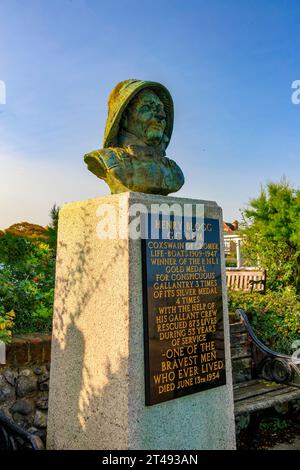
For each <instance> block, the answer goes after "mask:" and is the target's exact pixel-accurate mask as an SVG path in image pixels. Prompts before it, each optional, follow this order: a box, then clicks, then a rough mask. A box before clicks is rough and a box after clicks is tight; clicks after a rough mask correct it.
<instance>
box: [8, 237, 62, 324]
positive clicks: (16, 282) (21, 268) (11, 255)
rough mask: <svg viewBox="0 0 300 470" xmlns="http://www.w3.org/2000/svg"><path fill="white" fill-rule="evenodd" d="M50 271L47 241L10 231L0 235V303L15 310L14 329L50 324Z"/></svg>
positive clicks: (50, 253)
mask: <svg viewBox="0 0 300 470" xmlns="http://www.w3.org/2000/svg"><path fill="white" fill-rule="evenodd" d="M54 273H55V255H54V253H53V251H52V250H51V248H50V246H49V244H47V243H44V242H41V241H33V240H30V239H26V238H23V237H16V236H14V235H11V234H10V233H5V234H4V235H3V236H2V237H1V238H0V306H1V307H2V309H3V310H4V311H5V312H7V311H10V310H12V309H13V310H14V312H15V313H16V319H15V326H14V331H15V332H25V331H48V330H49V329H50V328H51V317H52V309H53V297H54Z"/></svg>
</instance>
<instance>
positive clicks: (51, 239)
mask: <svg viewBox="0 0 300 470" xmlns="http://www.w3.org/2000/svg"><path fill="white" fill-rule="evenodd" d="M59 211H60V207H58V206H57V205H56V204H54V205H53V206H52V208H51V211H50V224H49V225H48V227H47V234H48V243H49V246H50V248H51V250H52V252H53V255H54V256H56V247H57V229H58V217H59Z"/></svg>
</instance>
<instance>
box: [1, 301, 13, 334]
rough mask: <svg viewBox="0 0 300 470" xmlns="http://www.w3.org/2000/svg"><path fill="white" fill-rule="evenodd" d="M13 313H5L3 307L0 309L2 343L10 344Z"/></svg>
mask: <svg viewBox="0 0 300 470" xmlns="http://www.w3.org/2000/svg"><path fill="white" fill-rule="evenodd" d="M14 319H15V312H14V311H13V310H11V311H10V312H5V310H4V308H3V307H0V341H3V342H4V343H10V342H11V334H12V328H13V325H14Z"/></svg>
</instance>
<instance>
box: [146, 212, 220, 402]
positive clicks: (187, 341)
mask: <svg viewBox="0 0 300 470" xmlns="http://www.w3.org/2000/svg"><path fill="white" fill-rule="evenodd" d="M155 217H156V218H157V220H156V221H154V222H153V214H149V215H148V223H147V224H146V225H147V233H148V231H150V229H149V227H150V226H151V224H152V226H153V223H155V224H156V226H158V227H159V228H160V230H159V238H157V236H156V238H151V236H152V235H151V234H149V233H148V238H146V237H145V239H143V240H142V262H143V303H144V345H145V346H144V347H145V390H146V405H155V404H157V403H161V402H164V401H167V400H172V399H173V398H179V397H182V396H184V395H188V394H191V393H196V392H200V391H202V390H207V389H209V388H213V387H218V386H220V385H224V384H225V383H226V375H225V352H224V331H223V304H222V281H221V264H220V263H221V261H220V230H219V221H218V220H217V219H210V218H204V219H203V220H202V223H201V230H202V232H201V233H202V237H203V238H202V243H201V244H200V248H199V247H198V249H197V247H196V244H195V247H196V249H191V247H192V248H193V246H192V244H191V243H190V242H191V240H190V239H189V238H187V237H186V234H185V233H184V232H186V231H184V230H182V232H183V234H182V236H181V239H176V231H177V228H178V227H180V224H181V226H182V220H183V218H182V220H181V219H180V220H181V222H180V220H179V219H178V218H176V220H174V219H173V221H172V219H170V220H169V222H168V223H169V228H170V234H168V238H165V237H164V233H163V231H164V230H163V225H164V224H166V222H165V221H163V220H162V218H161V214H160V217H159V216H158V215H156V216H155ZM184 224H185V226H186V227H190V229H192V230H193V231H194V232H196V230H197V223H196V222H195V219H193V218H190V219H189V220H188V221H187V218H186V217H185V218H184ZM176 225H177V228H176ZM198 228H199V227H198ZM177 238H178V237H177Z"/></svg>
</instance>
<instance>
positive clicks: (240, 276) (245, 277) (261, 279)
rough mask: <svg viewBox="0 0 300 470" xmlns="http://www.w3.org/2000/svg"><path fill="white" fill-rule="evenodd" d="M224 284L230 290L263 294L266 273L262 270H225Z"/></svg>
mask: <svg viewBox="0 0 300 470" xmlns="http://www.w3.org/2000/svg"><path fill="white" fill-rule="evenodd" d="M226 283H227V287H228V288H229V289H231V290H241V291H244V292H252V291H257V292H265V288H266V272H265V271H264V270H262V269H232V268H227V269H226Z"/></svg>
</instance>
